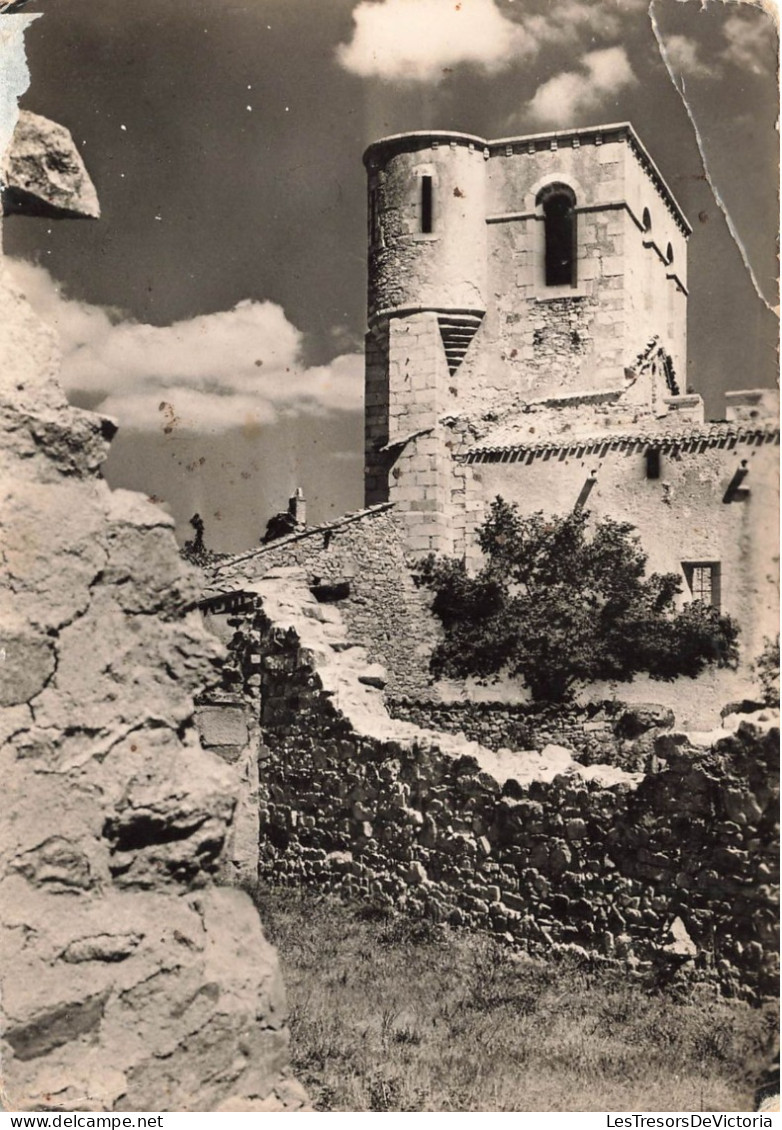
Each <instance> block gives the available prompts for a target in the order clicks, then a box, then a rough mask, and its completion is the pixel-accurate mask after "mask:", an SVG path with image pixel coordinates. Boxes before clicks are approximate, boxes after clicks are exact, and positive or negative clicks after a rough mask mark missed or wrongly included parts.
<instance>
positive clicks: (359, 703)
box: [246, 571, 778, 995]
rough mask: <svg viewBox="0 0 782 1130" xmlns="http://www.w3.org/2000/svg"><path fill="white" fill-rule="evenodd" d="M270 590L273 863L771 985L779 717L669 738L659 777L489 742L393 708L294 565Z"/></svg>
mask: <svg viewBox="0 0 782 1130" xmlns="http://www.w3.org/2000/svg"><path fill="white" fill-rule="evenodd" d="M257 595H258V597H259V604H258V607H257V610H256V613H255V615H254V616H249V615H248V617H247V619H246V624H247V631H248V632H250V631H251V632H252V633H254V634H255V642H254V643H253V644H252V647H253V649H254V650H255V652H256V654H259V656H260V668H261V674H260V680H259V682H260V686H259V687H258V688H257V690H256V692H255V697H254V701H255V702H256V704H257V709H258V710H259V711H260V718H261V727H262V736H263V745H262V746H261V749H260V792H261V858H260V869H261V874H262V875H266V876H268V877H269V879H270V880H272V881H274V882H277V883H279V882H282V883H288V884H293V885H296V884H311V885H314V886H317V887H321V888H329V889H333V890H336V891H339V892H341V893H342V894H344V895H346V896H351V897H358V898H361V899H364V900H374V901H376V902H377V903H378V904H380V905H385V906H388V907H392V906H397V907H399V908H404V909H405V910H407V911H408V912H410V913H412V914H418V915H427V916H429V917H432V918H434V919H435V920H438V921H449V922H451V923H454V924H458V925H466V926H470V927H474V928H481V929H489V930H492V931H495V932H497V933H499V934H501V935H507V936H509V937H510V938H511V939H512V940H513V941H514V942H515V943H516V944H522V945H524V946H526V947H528V948H529V949H531V950H533V951H534V952H539V953H548V952H551V950H552V947H557V946H560V945H567V946H570V945H574V946H578V947H581V948H582V949H583V950H584V951H587V952H590V953H594V954H596V955H602V956H603V957H605V958H614V959H622V960H626V961H628V962H629V963H630V964H631V965H637V964H638V963H639V962H640V963H641V964H642V965H646V963H652V964H657V965H659V966H660V968H661V971H663V972H664V971H665V970H668V972H671V971H672V970H673V969H674V968H675V967H676V966H677V965H678V964H680V963H682V962H687V964H688V968H690V969H691V970H692V972H693V975H695V976H698V977H704V978H711V979H717V980H719V981H720V982H721V983H722V984H723V986H724V987H725V988H726V990H727V991H729V992H733V993H745V994H749V995H752V994H753V993H755V992H758V991H765V992H768V991H773V988H772V984H773V977H772V969H771V965H772V963H773V960H774V958H773V955H774V954H775V952H776V942H775V941H774V937H775V934H774V931H775V928H776V927H775V922H776V910H775V905H774V892H773V889H772V887H771V885H770V884H771V883H773V881H774V878H773V868H774V862H773V848H772V847H771V844H772V843H773V832H772V825H773V822H774V819H775V806H776V794H775V793H774V792H773V791H772V785H771V784H770V782H773V781H774V780H775V779H776V777H775V772H774V770H775V765H776V758H777V752H776V749H777V746H776V741H777V738H778V731H777V730H774V729H773V728H772V729H769V723H768V722H766V723H763V724H760V723H758V724H755V725H751V724H748V723H747V724H744V725H743V726H742V727H741V728H740V729H739V731H738V733H733V734H727V733H722V734H721V735H717V738H719V740H717V744H716V745H713V740H708V741H705V742H702V743H701V748H695V747H693V746H691V745H690V743H689V741H688V739H687V738H686V737H685V736H684V735H681V734H672V735H668V736H666V737H664V738H660V740H659V741H658V743H657V757H658V761H657V763H656V766H655V768H656V770H657V771H656V772H653V773H650V774H648V775H643V774H632V773H626V772H624V771H622V770H621V769H617V768H611V767H607V766H592V767H585V766H583V765H577V764H576V763H575V762H574V761H573V760H572V758H571V756H570V754H569V752H568V751H567V750H564V749H561V748H557V747H549V748H548V749H546V750H544V751H543V752H542V753H535V752H526V753H512V752H511V751H510V750H500V751H499V752H493V751H491V750H488V749H486V748H484V747H481V746H478V745H476V744H475V743H473V742H469V741H467V740H465V739H463V738H459V737H456V736H453V735H448V734H443V733H435V732H433V731H427V730H421V729H418V728H417V727H415V726H413V725H411V724H410V723H406V722H402V721H398V720H393V719H391V718H389V717H388V715H387V714H386V712H385V710H384V709H383V707H382V699H381V694H380V691H378V690H376V689H374V688H373V687H372V686H371V685H367V684H366V683H362V681H361V667H360V666H354V665H353V663H352V660H351V653H350V651H349V649H346V648H345V644H346V633H345V629H344V624H341V623H340V621H339V617H337V616H335V615H334V614H333V613H334V609H330V610H329V613H330V614H329V615H328V616H325V615H322V613H323V609H322V608H321V606H318V605H317V604H316V602H315V601H314V600H313V598H312V597H308V594H307V591H306V588H305V587H303V585H302V584H301V579H300V580H299V582H298V583H296V578H295V577H294V576H293V575H292V574H291V572H290V571H288V572H287V573H286V574H285V575H281V576H278V577H277V578H274V577H270V578H268V579H267V580H266V581H265V582H263V583H262V584H260V585H259V586H258V587H257ZM319 613H321V616H320V618H319ZM259 643H260V647H259ZM249 654H250V651H249V647H248V651H247V655H248V657H249ZM246 669H247V670H248V671H249V670H251V669H255V670H257V667H255V668H253V666H252V664H251V663H250V660H249V658H248V659H247V667H246ZM714 740H716V739H714ZM712 745H713V748H711V747H712ZM677 919H678V920H679V921H678V922H677V921H676V920H677ZM682 926H683V928H684V929H683V932H682ZM672 928H673V934H671V929H672ZM672 938H673V939H674V940H673V941H672Z"/></svg>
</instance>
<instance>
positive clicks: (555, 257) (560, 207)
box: [537, 184, 576, 286]
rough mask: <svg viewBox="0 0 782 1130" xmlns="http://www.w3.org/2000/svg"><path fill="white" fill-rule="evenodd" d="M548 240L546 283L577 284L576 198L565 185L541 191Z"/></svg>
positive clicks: (554, 185) (551, 284)
mask: <svg viewBox="0 0 782 1130" xmlns="http://www.w3.org/2000/svg"><path fill="white" fill-rule="evenodd" d="M537 203H538V204H539V205H542V207H543V222H544V229H545V241H546V254H545V259H546V286H575V285H576V212H575V207H576V197H575V193H574V192H573V190H572V189H571V188H568V186H567V185H565V184H551V185H547V186H546V187H545V188H544V189H541V191H540V192H539V193H538V198H537Z"/></svg>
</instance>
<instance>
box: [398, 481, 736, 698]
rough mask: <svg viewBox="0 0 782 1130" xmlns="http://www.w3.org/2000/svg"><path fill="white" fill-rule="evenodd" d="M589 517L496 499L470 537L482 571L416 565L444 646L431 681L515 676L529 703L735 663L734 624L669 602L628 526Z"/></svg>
mask: <svg viewBox="0 0 782 1130" xmlns="http://www.w3.org/2000/svg"><path fill="white" fill-rule="evenodd" d="M588 518H589V515H588V513H587V512H586V511H576V512H574V513H572V514H567V515H565V516H564V517H546V516H544V515H543V514H542V513H540V512H539V513H536V514H532V515H529V516H526V517H525V516H523V515H521V514H520V513H519V511H518V508H517V507H516V506H514V505H509V504H508V503H506V502H504V501H503V500H502V499H501V498H497V499H496V500H495V501H494V502H493V503H492V506H491V510H490V513H489V515H488V517H487V519H486V521H485V522H484V524H483V525H482V526H481V528H480V529H479V531H478V541H479V544H480V547H481V550H482V551H483V554H484V558H485V561H484V565H483V567H482V568H481V569H480V570H479V572H478V573H477V574H476V575H475V576H470V575H469V574H468V573H467V570H466V568H465V565H464V562H463V561H459V560H456V559H454V558H436V557H434V555H430V556H429V557H428V558H426V559H425V560H424V561H423V562H422V564H421V569H420V575H421V579H422V582H423V583H424V584H425V585H427V586H428V587H430V588H431V589H432V590H433V591H434V593H435V597H434V602H433V609H434V611H435V612H436V613H437V615H438V616H439V617H440V620H441V621H442V624H443V627H444V629H445V639H444V640H443V641H442V643H441V644H440V645H439V646H438V648H437V649H436V651H435V654H434V656H433V660H432V663H433V669H434V671H435V673H437V674H439V675H446V676H456V677H464V676H467V675H477V676H479V677H489V676H494V675H498V674H499V673H500V672H507V673H509V674H510V675H512V676H516V677H521V678H522V679H523V680H524V682H525V683H526V685H527V686H528V687H529V690H530V692H531V693H532V696H533V698H535V699H540V700H549V701H560V700H562V699H565V698H567V697H569V696H570V695H572V694H573V692H574V690H575V688H576V687H577V686H578V684H581V683H588V682H593V681H595V680H598V679H610V680H621V681H628V680H631V679H632V678H633V676H634V675H635V674H636V673H638V672H641V671H645V672H648V673H649V674H650V675H651V676H652V678H655V679H668V680H670V679H674V678H676V677H677V676H679V675H689V676H691V677H693V678H694V677H695V676H696V675H698V674H699V673H700V672H701V671H702V670H703V669H704V668H705V667H706V666H707V664H711V663H717V664H719V665H720V666H735V663H736V660H737V655H738V651H737V647H736V638H737V635H738V628H737V626H736V624H735V623H734V622H733V621H732V620H731V619H730V617H729V616H721V615H720V614H719V612H718V611H717V610H716V609H714V608H711V607H708V606H706V605H704V604H702V603H698V602H694V603H692V604H687V605H685V607H684V608H683V609H682V610H681V611H677V609H676V605H675V598H676V595H677V594H678V593H679V592H680V591H681V581H680V578H679V577H678V575H677V574H675V573H665V574H661V573H653V574H652V575H651V576H649V577H647V576H646V575H645V570H646V555H645V554H644V552H643V551H642V549H641V548H640V544H639V541H638V538H637V536H636V535H635V532H634V529H633V527H632V526H631V525H629V524H628V523H627V522H615V521H613V520H612V519H610V518H603V519H601V520H600V521H598V522H597V523H596V524H595V525H594V527H593V529H592V530H588V529H587V523H588Z"/></svg>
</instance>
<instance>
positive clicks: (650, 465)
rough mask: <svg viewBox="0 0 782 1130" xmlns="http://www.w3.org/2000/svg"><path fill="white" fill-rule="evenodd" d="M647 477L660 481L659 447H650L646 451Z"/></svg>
mask: <svg viewBox="0 0 782 1130" xmlns="http://www.w3.org/2000/svg"><path fill="white" fill-rule="evenodd" d="M646 477H647V479H659V477H660V449H659V447H648V448H647V449H646Z"/></svg>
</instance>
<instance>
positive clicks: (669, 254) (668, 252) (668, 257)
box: [665, 243, 673, 266]
mask: <svg viewBox="0 0 782 1130" xmlns="http://www.w3.org/2000/svg"><path fill="white" fill-rule="evenodd" d="M665 262H666V263H667V264H668V266H670V265H671V263H672V262H673V247H672V246H671V244H670V243H669V244H668V246H667V247H666V249H665Z"/></svg>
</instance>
